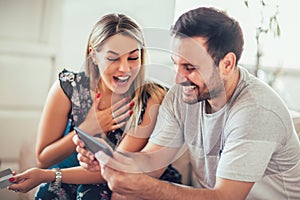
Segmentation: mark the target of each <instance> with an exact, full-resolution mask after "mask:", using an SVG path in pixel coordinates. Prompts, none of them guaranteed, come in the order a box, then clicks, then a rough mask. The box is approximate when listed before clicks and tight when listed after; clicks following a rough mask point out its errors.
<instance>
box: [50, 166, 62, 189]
mask: <svg viewBox="0 0 300 200" xmlns="http://www.w3.org/2000/svg"><path fill="white" fill-rule="evenodd" d="M53 170H54V172H55V180H54V181H53V182H52V183H51V186H52V187H55V188H59V187H60V185H61V179H62V173H61V171H60V169H59V168H54V169H53Z"/></svg>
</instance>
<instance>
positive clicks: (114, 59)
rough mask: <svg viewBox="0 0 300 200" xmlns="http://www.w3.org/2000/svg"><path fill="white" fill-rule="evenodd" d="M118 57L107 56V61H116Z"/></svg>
mask: <svg viewBox="0 0 300 200" xmlns="http://www.w3.org/2000/svg"><path fill="white" fill-rule="evenodd" d="M118 59H119V58H107V60H108V61H110V62H114V61H117V60H118Z"/></svg>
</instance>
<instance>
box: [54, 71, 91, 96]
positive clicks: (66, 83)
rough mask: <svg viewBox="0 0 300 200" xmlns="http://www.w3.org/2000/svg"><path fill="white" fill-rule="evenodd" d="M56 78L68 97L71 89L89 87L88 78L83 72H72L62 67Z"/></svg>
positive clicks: (71, 92) (71, 91) (77, 89)
mask: <svg viewBox="0 0 300 200" xmlns="http://www.w3.org/2000/svg"><path fill="white" fill-rule="evenodd" d="M58 79H59V82H60V86H61V88H62V89H63V91H64V92H65V93H66V95H67V96H68V97H71V95H72V94H73V91H74V90H76V91H78V92H80V91H79V90H83V89H85V88H86V89H87V90H89V88H90V79H89V77H87V76H86V74H85V72H74V71H71V70H68V69H63V70H62V71H61V72H59V75H58Z"/></svg>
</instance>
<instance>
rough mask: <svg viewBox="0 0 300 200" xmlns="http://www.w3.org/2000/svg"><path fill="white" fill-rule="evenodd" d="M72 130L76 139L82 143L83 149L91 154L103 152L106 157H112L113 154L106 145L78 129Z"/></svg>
mask: <svg viewBox="0 0 300 200" xmlns="http://www.w3.org/2000/svg"><path fill="white" fill-rule="evenodd" d="M74 130H75V132H76V134H77V135H78V137H79V138H80V139H81V140H82V141H83V142H84V144H85V148H86V149H87V150H89V151H90V152H92V153H94V154H95V153H97V152H98V151H103V152H104V153H106V154H107V155H108V156H110V157H113V152H112V150H111V149H110V147H109V146H108V145H107V144H104V143H101V142H100V141H98V140H97V139H96V138H95V137H93V136H91V135H89V134H88V133H86V132H84V131H83V130H81V129H79V128H78V127H74Z"/></svg>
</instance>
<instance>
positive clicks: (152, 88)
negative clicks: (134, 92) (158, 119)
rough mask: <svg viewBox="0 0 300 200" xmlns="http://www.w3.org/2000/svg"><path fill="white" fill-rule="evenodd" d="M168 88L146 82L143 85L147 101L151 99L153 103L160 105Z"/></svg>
mask: <svg viewBox="0 0 300 200" xmlns="http://www.w3.org/2000/svg"><path fill="white" fill-rule="evenodd" d="M167 91H168V88H167V87H165V86H163V85H160V84H158V83H156V82H151V81H148V82H146V83H145V84H144V94H145V95H146V96H147V99H149V98H151V99H153V101H154V102H155V103H159V104H160V103H161V102H162V100H163V98H164V97H165V95H166V93H167Z"/></svg>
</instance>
